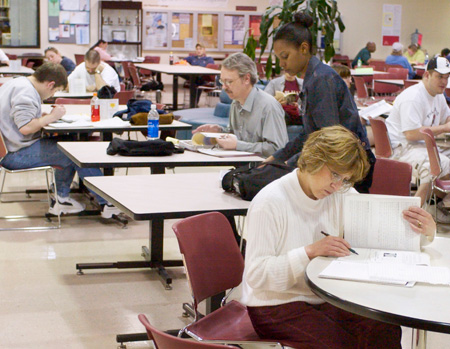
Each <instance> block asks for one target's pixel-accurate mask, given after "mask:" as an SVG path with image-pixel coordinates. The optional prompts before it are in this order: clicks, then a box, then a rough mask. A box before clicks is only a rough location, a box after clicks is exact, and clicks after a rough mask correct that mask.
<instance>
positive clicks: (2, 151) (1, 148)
mask: <svg viewBox="0 0 450 349" xmlns="http://www.w3.org/2000/svg"><path fill="white" fill-rule="evenodd" d="M6 154H8V149H7V148H6V144H5V140H4V139H3V135H2V133H1V132H0V160H1V159H3V158H4V157H5V156H6Z"/></svg>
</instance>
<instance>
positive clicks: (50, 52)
mask: <svg viewBox="0 0 450 349" xmlns="http://www.w3.org/2000/svg"><path fill="white" fill-rule="evenodd" d="M44 54H45V58H47V59H48V60H49V61H50V62H53V63H56V64H61V65H62V66H63V67H64V69H65V70H66V72H67V75H70V73H72V72H73V70H74V69H75V67H76V65H75V63H74V62H73V61H72V60H71V59H70V58H67V57H66V56H61V54H60V53H59V51H58V50H57V49H56V48H54V47H49V48H47V49H46V50H45V52H44Z"/></svg>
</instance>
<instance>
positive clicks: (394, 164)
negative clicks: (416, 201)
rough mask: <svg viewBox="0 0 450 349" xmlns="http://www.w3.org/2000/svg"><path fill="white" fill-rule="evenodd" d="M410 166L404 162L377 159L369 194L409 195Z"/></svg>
mask: <svg viewBox="0 0 450 349" xmlns="http://www.w3.org/2000/svg"><path fill="white" fill-rule="evenodd" d="M411 177H412V166H411V165H410V164H408V163H406V162H401V161H397V160H393V159H383V158H378V159H377V162H376V163H375V168H374V171H373V179H372V186H371V187H370V189H369V193H370V194H382V195H400V196H410V195H411Z"/></svg>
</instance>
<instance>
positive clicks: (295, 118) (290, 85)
mask: <svg viewBox="0 0 450 349" xmlns="http://www.w3.org/2000/svg"><path fill="white" fill-rule="evenodd" d="M302 85H303V79H300V78H298V77H296V76H295V75H290V74H289V73H284V74H283V76H280V77H278V78H275V79H273V80H271V81H269V84H268V85H267V86H266V88H265V89H264V92H266V93H268V94H269V95H271V96H274V97H275V99H276V100H277V101H278V102H279V103H280V104H281V106H282V107H283V110H284V112H285V119H286V125H303V121H302V117H301V115H300V107H299V104H298V100H299V94H300V92H301V90H302ZM277 91H280V92H283V93H295V97H293V96H289V97H288V98H286V97H284V96H281V95H279V96H277V93H276V92H277Z"/></svg>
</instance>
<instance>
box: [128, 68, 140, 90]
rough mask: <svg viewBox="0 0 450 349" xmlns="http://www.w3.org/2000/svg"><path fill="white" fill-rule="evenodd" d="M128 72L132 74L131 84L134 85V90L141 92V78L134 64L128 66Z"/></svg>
mask: <svg viewBox="0 0 450 349" xmlns="http://www.w3.org/2000/svg"><path fill="white" fill-rule="evenodd" d="M128 72H129V73H130V78H131V82H132V84H133V88H134V89H135V90H140V89H141V87H142V82H141V78H140V77H139V74H138V72H137V69H136V67H135V66H134V64H133V63H131V64H128Z"/></svg>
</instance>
